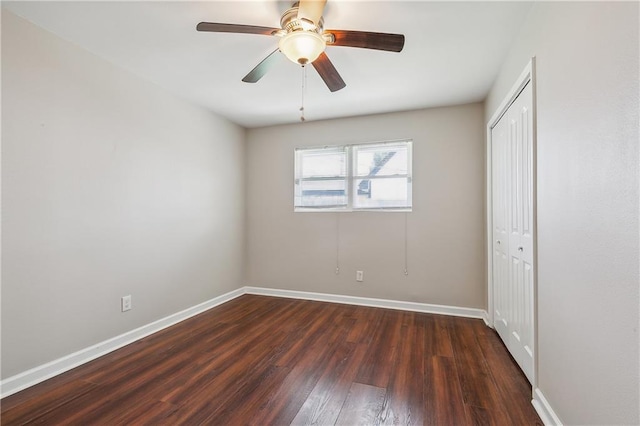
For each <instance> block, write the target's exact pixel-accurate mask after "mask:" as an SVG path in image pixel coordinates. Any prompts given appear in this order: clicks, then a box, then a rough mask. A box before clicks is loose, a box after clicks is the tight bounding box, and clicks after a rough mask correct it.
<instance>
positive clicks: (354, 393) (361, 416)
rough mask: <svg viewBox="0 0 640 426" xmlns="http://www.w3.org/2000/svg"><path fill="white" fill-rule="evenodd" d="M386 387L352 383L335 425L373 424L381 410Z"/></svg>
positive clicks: (355, 425)
mask: <svg viewBox="0 0 640 426" xmlns="http://www.w3.org/2000/svg"><path fill="white" fill-rule="evenodd" d="M385 394H386V389H384V388H378V387H375V386H370V385H365V384H362V383H353V384H352V385H351V387H350V389H349V394H348V395H347V398H346V400H345V402H344V405H343V406H342V409H341V410H340V414H339V416H338V418H337V420H336V423H335V424H336V425H341V426H357V425H363V426H364V425H373V424H376V420H377V419H378V417H379V414H380V411H382V404H383V403H384V397H385Z"/></svg>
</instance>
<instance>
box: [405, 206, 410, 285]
mask: <svg viewBox="0 0 640 426" xmlns="http://www.w3.org/2000/svg"><path fill="white" fill-rule="evenodd" d="M407 216H408V213H405V214H404V274H405V275H409V243H408V241H407V240H408V232H407V228H408V226H407V221H408V218H407Z"/></svg>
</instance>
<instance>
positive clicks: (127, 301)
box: [120, 295, 131, 312]
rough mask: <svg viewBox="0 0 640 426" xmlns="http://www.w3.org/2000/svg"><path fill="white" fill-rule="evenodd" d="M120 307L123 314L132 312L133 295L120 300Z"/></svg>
mask: <svg viewBox="0 0 640 426" xmlns="http://www.w3.org/2000/svg"><path fill="white" fill-rule="evenodd" d="M120 306H121V307H122V312H125V311H129V310H131V295H128V296H124V297H122V298H121V299H120Z"/></svg>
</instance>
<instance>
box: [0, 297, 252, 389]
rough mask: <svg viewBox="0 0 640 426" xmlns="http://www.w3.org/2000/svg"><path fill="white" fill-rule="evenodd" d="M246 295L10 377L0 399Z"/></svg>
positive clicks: (209, 303)
mask: <svg viewBox="0 0 640 426" xmlns="http://www.w3.org/2000/svg"><path fill="white" fill-rule="evenodd" d="M243 294H244V289H243V288H239V289H237V290H233V291H230V292H229V293H226V294H223V295H221V296H218V297H214V298H213V299H210V300H207V301H206V302H203V303H200V304H198V305H195V306H192V307H191V308H187V309H185V310H183V311H180V312H177V313H175V314H172V315H169V316H167V317H164V318H162V319H159V320H157V321H154V322H152V323H149V324H147V325H143V326H142V327H139V328H136V329H135V330H131V331H128V332H126V333H123V334H121V335H119V336H116V337H113V338H111V339H108V340H105V341H103V342H100V343H98V344H95V345H93V346H89V347H88V348H84V349H81V350H79V351H77V352H74V353H72V354H69V355H67V356H64V357H62V358H58V359H56V360H54V361H51V362H48V363H46V364H42V365H39V366H37V367H34V368H32V369H30V370H27V371H24V372H22V373H19V374H16V375H15V376H11V377H8V378H7V379H5V380H2V381H0V398H4V397H6V396H9V395H11V394H14V393H16V392H19V391H21V390H23V389H26V388H28V387H30V386H33V385H36V384H38V383H40V382H43V381H45V380H47V379H50V378H52V377H54V376H57V375H58V374H62V373H64V372H65V371H69V370H71V369H72V368H75V367H78V366H79V365H82V364H85V363H87V362H89V361H92V360H94V359H96V358H98V357H101V356H103V355H106V354H108V353H109V352H113V351H115V350H116V349H119V348H121V347H123V346H126V345H128V344H130V343H133V342H135V341H136V340H140V339H142V338H143V337H146V336H148V335H150V334H153V333H157V332H158V331H160V330H162V329H165V328H167V327H171V326H172V325H175V324H177V323H179V322H181V321H184V320H186V319H187V318H190V317H192V316H195V315H198V314H200V313H202V312H204V311H206V310H209V309H211V308H213V307H215V306H218V305H220V304H222V303H225V302H228V301H229V300H232V299H235V298H236V297H238V296H242V295H243Z"/></svg>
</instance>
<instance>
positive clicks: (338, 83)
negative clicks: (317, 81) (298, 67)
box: [312, 52, 346, 92]
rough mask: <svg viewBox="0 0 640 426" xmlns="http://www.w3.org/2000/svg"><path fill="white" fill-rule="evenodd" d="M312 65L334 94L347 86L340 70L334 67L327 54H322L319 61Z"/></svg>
mask: <svg viewBox="0 0 640 426" xmlns="http://www.w3.org/2000/svg"><path fill="white" fill-rule="evenodd" d="M312 65H313V67H314V68H315V69H316V71H318V74H320V77H322V80H324V83H325V84H326V85H327V87H328V88H329V90H331V91H332V92H336V91H338V90H340V89H343V88H344V87H345V86H346V84H345V82H344V80H343V79H342V77H340V74H339V73H338V70H336V67H334V66H333V64H332V63H331V61H330V60H329V57H328V56H327V54H326V53H324V52H322V53H321V54H320V56H318V59H316V60H315V61H313V62H312Z"/></svg>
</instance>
